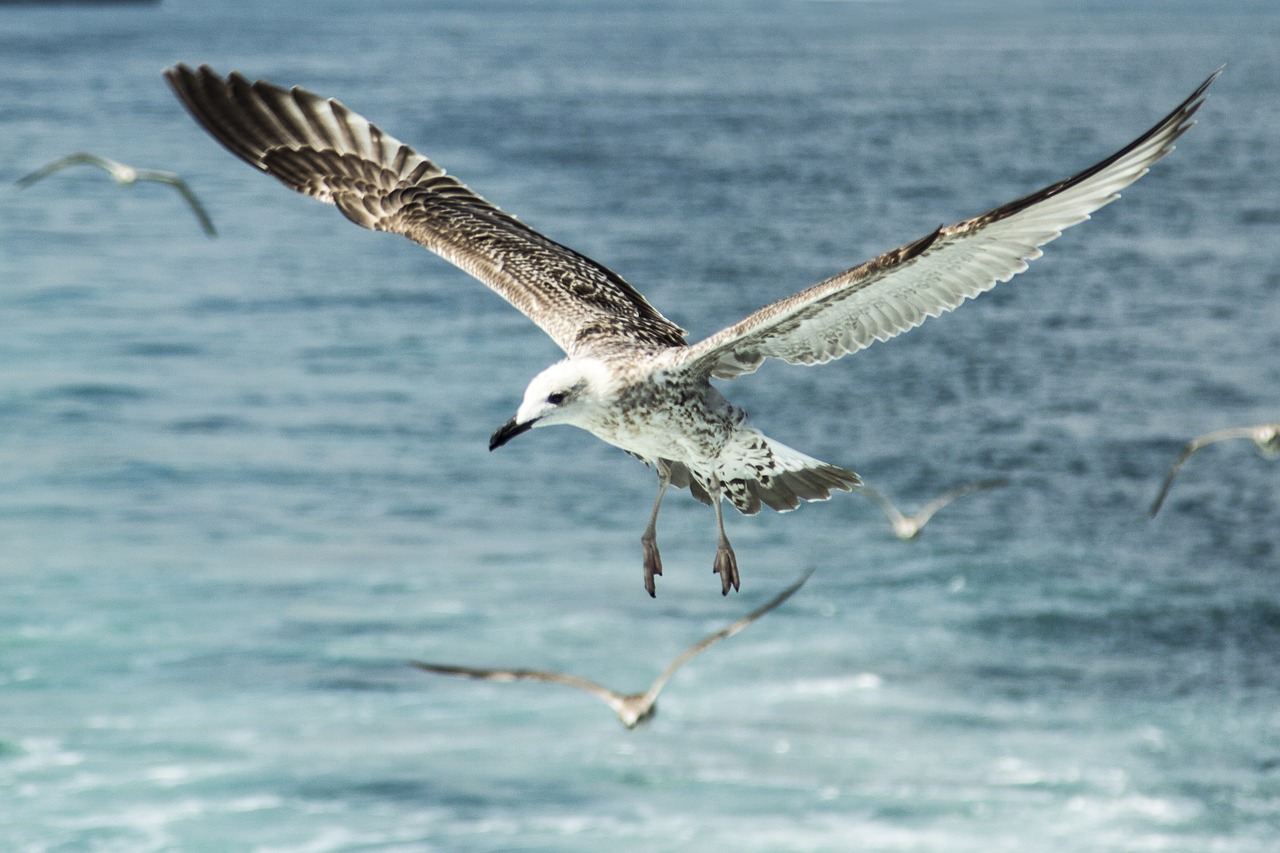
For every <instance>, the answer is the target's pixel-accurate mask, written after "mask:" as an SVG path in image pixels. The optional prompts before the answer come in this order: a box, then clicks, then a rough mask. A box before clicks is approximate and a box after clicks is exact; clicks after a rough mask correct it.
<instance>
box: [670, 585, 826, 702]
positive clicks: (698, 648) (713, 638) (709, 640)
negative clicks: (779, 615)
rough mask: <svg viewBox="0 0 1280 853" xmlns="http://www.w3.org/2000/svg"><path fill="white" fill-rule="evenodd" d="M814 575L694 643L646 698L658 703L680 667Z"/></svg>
mask: <svg viewBox="0 0 1280 853" xmlns="http://www.w3.org/2000/svg"><path fill="white" fill-rule="evenodd" d="M812 574H813V569H809V570H808V571H807V572H805V573H804V574H803V575H801V576H800V580H798V581H796V582H795V583H793V584H792V585H791V586H789V587H787V588H786V589H784V590H783V591H782V592H780V593H778V594H777V596H775V597H774V598H773V599H772V600H770V601H769V602H767V603H766V604H764V605H762V606H761V607H758V608H756V609H755V610H753V611H751V612H750V613H748V614H747V615H746V616H743V617H742V618H741V619H739V620H738V621H737V622H734V623H732V624H730V625H726V626H725V627H724V628H721V629H720V630H719V631H716V632H715V633H714V634H710V635H708V636H706V637H703V638H702V639H701V640H699V641H698V642H696V643H694V644H693V645H692V646H690V647H689V648H687V649H685V650H684V651H683V652H681V653H680V656H679V657H677V658H676V659H675V660H673V661H672V662H671V665H670V666H668V667H667V668H666V669H665V670H663V671H662V674H661V675H659V676H658V677H657V678H656V679H654V682H653V684H651V685H649V689H648V691H646V692H645V698H646V699H648V700H649V701H650V702H656V701H657V699H658V694H659V693H661V692H662V688H663V687H665V686H666V684H667V681H668V680H670V678H671V676H673V675H675V673H676V670H677V669H679V668H680V667H682V666H684V665H685V664H686V663H688V662H689V659H690V658H692V657H693V656H694V655H696V654H698V653H699V652H702V651H705V650H706V649H707V648H708V647H709V646H713V645H715V644H716V643H718V642H720V641H721V640H723V639H724V638H725V637H732V636H733V635H734V634H736V633H738V632H739V631H741V630H742V629H743V628H745V627H747V626H748V625H750V624H751V623H752V622H754V621H756V620H757V619H759V618H760V617H761V616H763V615H765V614H766V613H768V612H769V611H770V610H772V609H773V608H775V607H777V606H778V605H779V604H781V603H782V602H784V601H786V600H787V599H788V598H790V597H791V596H792V595H794V594H795V592H796V590H798V589H799V588H800V587H802V586H804V583H805V581H807V580H808V579H809V576H810V575H812Z"/></svg>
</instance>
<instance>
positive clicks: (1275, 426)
mask: <svg viewBox="0 0 1280 853" xmlns="http://www.w3.org/2000/svg"><path fill="white" fill-rule="evenodd" d="M1233 438H1249V439H1253V443H1254V444H1256V445H1257V446H1258V452H1260V453H1261V454H1262V455H1263V456H1264V457H1266V458H1271V457H1273V456H1276V455H1280V421H1276V422H1275V423H1269V424H1257V425H1255V426H1247V427H1228V428H1227V429H1219V430H1214V431H1213V432H1210V433H1205V434H1204V435H1202V436H1198V437H1197V438H1193V439H1191V440H1190V441H1188V442H1187V446H1186V447H1184V448H1183V449H1182V454H1181V455H1180V456H1179V457H1178V458H1177V459H1176V460H1175V461H1174V463H1173V466H1172V467H1170V468H1169V473H1168V474H1166V475H1165V478H1164V485H1162V486H1161V487H1160V494H1158V495H1156V499H1155V501H1154V502H1153V503H1152V504H1151V509H1150V511H1149V513H1148V517H1150V518H1155V516H1156V513H1157V512H1159V511H1160V507H1161V506H1162V505H1163V504H1164V499H1165V496H1166V495H1168V494H1169V487H1170V486H1172V485H1173V478H1174V477H1176V476H1178V471H1179V470H1180V469H1181V468H1182V463H1184V462H1186V461H1187V460H1188V459H1190V458H1191V454H1193V453H1195V452H1196V451H1197V450H1199V449H1200V448H1202V447H1204V446H1205V445H1207V444H1213V443H1214V442H1217V441H1227V440H1228V439H1233Z"/></svg>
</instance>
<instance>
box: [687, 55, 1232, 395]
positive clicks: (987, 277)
mask: <svg viewBox="0 0 1280 853" xmlns="http://www.w3.org/2000/svg"><path fill="white" fill-rule="evenodd" d="M1221 70H1222V69H1218V70H1217V71H1215V72H1214V73H1213V74H1211V75H1210V76H1209V78H1208V79H1207V80H1205V81H1204V83H1202V84H1201V85H1200V87H1199V88H1198V89H1196V90H1195V92H1193V93H1192V94H1191V96H1190V97H1189V98H1187V99H1186V100H1185V101H1184V102H1183V103H1182V104H1181V105H1180V106H1179V107H1178V108H1177V109H1175V110H1174V111H1173V112H1172V113H1170V114H1169V115H1168V116H1167V117H1166V118H1165V119H1164V120H1162V121H1161V122H1160V123H1158V124H1157V125H1156V126H1155V127H1153V128H1151V130H1149V131H1147V132H1146V133H1144V134H1143V135H1142V136H1141V137H1139V138H1138V139H1137V140H1135V141H1134V142H1132V143H1130V144H1129V145H1127V146H1125V147H1124V148H1123V149H1122V150H1120V151H1119V152H1117V153H1116V154H1113V155H1112V156H1110V157H1108V158H1107V159H1105V160H1103V161H1102V162H1101V163H1098V164H1097V165H1095V166H1091V167H1090V168H1088V169H1085V170H1084V171H1083V172H1080V173H1079V174H1077V175H1075V176H1074V177H1071V178H1067V179H1066V180H1064V181H1060V182H1058V183H1056V184H1053V185H1052V186H1049V187H1045V188H1044V189H1042V190H1040V191H1038V192H1034V193H1031V194H1030V195H1028V196H1025V197H1023V198H1020V199H1018V200H1017V201H1013V202H1010V203H1009V204H1006V205H1004V206H1003V207H998V208H996V209H995V210H992V211H990V212H988V213H984V214H982V215H981V216H975V217H973V218H972V219H966V220H965V221H963V222H960V223H957V224H955V225H951V226H947V227H943V228H939V229H938V230H937V231H934V232H933V233H932V234H929V235H927V236H925V237H923V238H921V239H919V240H917V241H915V242H914V243H909V244H907V245H905V246H902V247H901V248H898V249H894V250H893V251H891V252H887V253H885V254H883V255H881V256H880V257H878V258H876V259H874V260H872V261H868V262H867V263H865V264H863V265H861V266H858V267H854V268H853V269H851V270H848V271H846V272H844V273H841V274H840V275H837V276H835V277H834V278H830V279H828V280H827V281H824V282H822V283H821V284H817V285H815V286H813V287H811V288H809V289H808V290H805V291H802V292H800V293H797V294H795V295H794V296H791V297H788V298H786V299H782V300H779V301H778V302H775V303H773V304H772V305H768V306H766V307H764V308H762V309H760V310H759V311H756V312H755V313H754V314H752V315H751V316H749V317H747V318H746V319H745V320H743V321H742V322H740V323H737V324H736V325H733V326H730V327H729V328H727V329H724V330H723V331H720V332H718V333H716V334H714V335H712V336H711V337H709V338H707V339H706V340H704V341H701V342H700V343H697V344H694V345H693V346H692V347H690V348H688V349H687V350H686V351H684V352H683V353H681V355H680V362H679V363H680V365H682V367H683V369H685V370H688V371H691V372H697V373H703V374H709V375H712V376H716V377H719V378H721V379H732V378H733V377H735V376H741V375H742V374H744V373H751V372H752V371H754V370H756V369H757V368H758V367H759V366H760V364H761V362H762V361H763V360H764V359H766V358H779V359H782V360H783V361H787V362H791V363H792V364H819V363H822V362H826V361H830V360H832V359H835V358H839V357H841V356H843V355H847V354H849V353H852V352H857V351H858V350H860V349H863V348H864V347H867V346H870V345H871V344H872V343H873V342H875V341H883V340H888V339H889V338H891V337H894V336H895V335H898V334H901V333H902V332H905V331H907V330H908V329H912V328H915V327H916V326H918V325H920V323H922V322H924V320H925V318H926V317H936V316H938V315H939V314H942V313H943V312H946V311H950V310H951V309H953V308H955V307H956V306H958V305H959V304H960V303H961V302H963V301H964V300H966V299H971V298H973V297H975V296H977V295H978V294H980V293H983V292H985V291H988V290H990V289H991V288H993V287H995V285H996V284H997V283H998V282H1002V281H1008V280H1009V279H1010V278H1012V277H1013V276H1015V275H1017V274H1018V273H1020V272H1022V271H1023V270H1025V269H1026V268H1027V261H1030V260H1034V259H1036V258H1038V257H1040V255H1041V254H1042V252H1041V251H1040V248H1039V247H1040V246H1043V245H1044V244H1045V243H1048V242H1049V241H1050V240H1053V239H1055V238H1057V237H1058V236H1060V235H1061V234H1062V231H1063V229H1065V228H1069V227H1070V226H1072V225H1075V224H1077V223H1079V222H1083V221H1084V220H1086V219H1088V218H1089V214H1091V213H1092V212H1093V211H1095V210H1097V209H1098V208H1100V207H1102V206H1103V205H1106V204H1109V203H1110V202H1112V201H1114V200H1115V199H1117V198H1119V191H1120V190H1122V189H1124V188H1125V187H1127V186H1129V185H1130V184H1132V183H1133V182H1134V181H1136V180H1138V178H1141V177H1142V176H1143V175H1145V174H1146V173H1147V170H1148V168H1149V167H1150V166H1151V164H1152V163H1154V162H1156V161H1157V160H1159V159H1160V158H1161V157H1163V156H1165V155H1166V154H1168V153H1169V152H1170V151H1172V150H1173V142H1174V140H1176V139H1177V138H1178V137H1179V136H1181V135H1182V134H1183V133H1185V132H1186V130H1187V129H1188V128H1189V127H1191V125H1192V124H1194V123H1195V122H1193V121H1192V120H1191V117H1192V116H1193V115H1194V114H1195V112H1196V110H1198V109H1199V108H1200V105H1201V104H1202V103H1203V102H1204V99H1205V97H1206V90H1207V89H1208V88H1209V84H1211V83H1212V82H1213V81H1214V79H1215V78H1216V77H1217V76H1218V74H1219V73H1220V72H1221Z"/></svg>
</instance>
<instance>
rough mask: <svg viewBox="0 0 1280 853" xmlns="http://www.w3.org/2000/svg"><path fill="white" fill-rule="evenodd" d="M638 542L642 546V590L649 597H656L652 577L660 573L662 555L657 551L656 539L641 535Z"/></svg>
mask: <svg viewBox="0 0 1280 853" xmlns="http://www.w3.org/2000/svg"><path fill="white" fill-rule="evenodd" d="M640 544H641V545H643V546H644V591H645V592H647V593H649V597H650V598H657V597H658V593H657V589H656V587H655V585H654V580H653V579H654V578H655V577H656V576H658V575H660V574H662V555H660V554H659V553H658V540H657V539H651V538H649V537H647V536H646V537H641V539H640Z"/></svg>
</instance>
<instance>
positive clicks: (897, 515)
mask: <svg viewBox="0 0 1280 853" xmlns="http://www.w3.org/2000/svg"><path fill="white" fill-rule="evenodd" d="M1007 485H1009V481H1008V480H1006V479H1004V478H998V479H994V480H981V481H979V482H976V483H967V484H965V485H963V486H957V487H956V488H954V489H951V490H950V491H947V492H943V493H942V494H940V495H938V496H937V497H936V498H934V499H933V500H931V501H929V502H928V503H927V504H925V505H924V507H923V508H921V510H920V511H919V512H917V513H916V514H915V515H906V514H904V513H903V512H902V511H901V510H900V509H898V508H897V507H896V506H895V505H894V504H893V502H892V501H890V500H889V499H888V498H886V497H885V496H884V495H882V494H880V493H879V492H877V491H876V490H875V489H873V488H871V487H870V486H868V485H867V484H866V483H863V484H862V485H861V486H855V487H854V491H855V492H859V493H860V494H863V495H866V496H867V497H868V498H870V499H871V500H873V501H875V503H876V504H877V505H879V507H880V509H882V510H884V514H885V516H886V517H887V518H888V519H889V523H890V524H892V525H893V532H894V535H896V536H897V537H898V538H899V539H903V540H907V539H915V538H916V537H917V536H919V535H920V531H921V529H923V528H924V526H925V525H926V524H928V523H929V519H931V518H933V514H934V513H935V512H937V511H938V510H940V509H942V508H943V507H944V506H946V505H947V504H949V503H951V502H952V501H953V500H955V499H956V498H959V497H964V496H965V495H971V494H973V493H974V492H981V491H984V490H986V489H997V488H1000V487H1001V486H1007Z"/></svg>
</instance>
